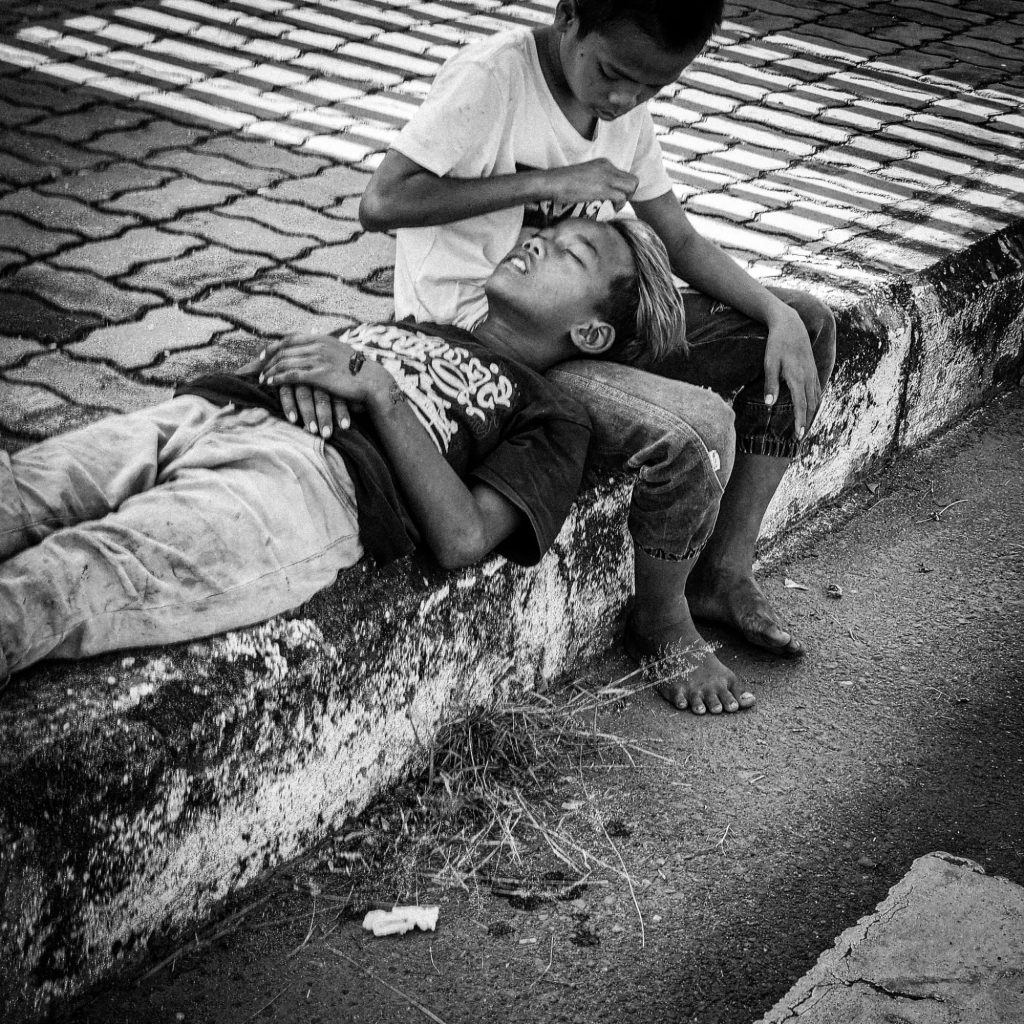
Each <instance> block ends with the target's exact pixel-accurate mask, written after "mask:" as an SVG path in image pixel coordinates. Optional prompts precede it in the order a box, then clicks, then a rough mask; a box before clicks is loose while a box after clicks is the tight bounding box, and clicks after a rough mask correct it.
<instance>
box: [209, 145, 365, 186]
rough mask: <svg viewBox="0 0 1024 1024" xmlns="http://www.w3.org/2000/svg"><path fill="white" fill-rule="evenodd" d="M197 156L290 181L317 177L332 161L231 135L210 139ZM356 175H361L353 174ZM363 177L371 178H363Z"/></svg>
mask: <svg viewBox="0 0 1024 1024" xmlns="http://www.w3.org/2000/svg"><path fill="white" fill-rule="evenodd" d="M195 151H196V153H205V152H209V153H213V154H215V155H217V156H223V157H227V158H228V159H229V160H234V161H236V162H237V163H240V164H246V165H248V166H251V167H262V168H265V169H267V170H271V171H281V172H282V173H284V174H286V175H288V176H289V177H296V176H298V175H303V174H313V173H314V172H316V171H317V170H318V169H320V168H322V167H326V166H327V165H328V161H327V160H324V159H322V158H321V157H318V156H312V155H310V154H308V153H296V152H295V151H293V150H291V149H286V148H284V147H282V146H276V145H274V144H273V143H272V142H255V141H248V140H246V139H239V138H236V137H234V136H231V135H221V136H217V137H216V138H213V139H208V140H207V141H206V142H204V143H202V145H200V146H197V147H196V148H195ZM352 173H353V174H356V173H357V172H355V171H353V172H352ZM362 177H364V178H365V177H367V176H366V175H362Z"/></svg>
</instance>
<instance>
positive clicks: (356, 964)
mask: <svg viewBox="0 0 1024 1024" xmlns="http://www.w3.org/2000/svg"><path fill="white" fill-rule="evenodd" d="M327 948H328V949H329V950H330V951H331V952H332V953H333V954H334V955H335V956H340V957H341V959H342V960H345V961H347V962H348V963H350V964H351V965H352V966H353V967H354V968H355V969H356V970H357V971H359V972H360V973H361V974H364V975H365V976H366V977H367V978H369V979H370V980H371V981H375V982H377V984H378V985H383V986H384V987H385V988H386V989H388V990H389V991H391V992H394V993H395V995H398V996H401V997H402V998H403V999H404V1000H406V1002H408V1003H409V1004H410V1005H412V1006H415V1007H416V1009H417V1010H419V1011H420V1013H422V1014H423V1016H424V1017H426V1018H427V1019H428V1020H432V1021H434V1024H446V1021H444V1020H442V1019H441V1018H440V1017H438V1015H437V1014H436V1013H434V1011H433V1010H429V1009H428V1008H427V1007H426V1006H424V1005H423V1004H422V1003H421V1002H420V1001H419V1000H418V999H416V998H414V997H413V996H411V995H409V993H408V992H403V991H402V990H401V989H400V988H398V987H397V986H396V985H392V984H391V983H390V982H387V981H385V980H384V979H383V978H381V977H378V976H377V975H376V974H375V973H374V972H373V971H371V970H369V969H368V968H366V967H364V966H363V965H362V964H361V963H359V962H358V961H356V960H353V959H352V957H350V956H349V955H348V954H347V953H343V952H342V951H341V950H340V949H336V948H335V947H334V946H332V945H330V944H328V945H327Z"/></svg>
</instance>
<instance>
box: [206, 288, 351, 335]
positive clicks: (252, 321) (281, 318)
mask: <svg viewBox="0 0 1024 1024" xmlns="http://www.w3.org/2000/svg"><path fill="white" fill-rule="evenodd" d="M189 309H194V310H196V311H197V312H200V313H208V314H213V315H218V314H219V315H221V316H224V317H227V318H228V319H230V320H232V321H233V322H234V323H236V324H241V325H242V326H243V327H245V328H248V329H249V330H251V331H255V332H256V333H257V334H260V335H263V336H267V335H272V336H277V335H282V334H289V333H291V332H292V331H310V332H313V333H323V334H332V333H334V332H336V331H339V330H344V329H345V328H346V327H351V326H352V325H353V324H354V323H356V320H355V319H354V318H353V317H350V316H320V315H319V314H317V313H310V312H308V311H307V310H305V309H300V308H299V307H298V306H296V305H294V304H293V303H291V302H289V301H288V300H287V299H282V298H278V297H277V296H274V295H252V294H250V293H249V292H243V291H240V290H239V289H237V288H218V289H217V290H216V291H213V292H211V293H210V294H209V295H207V296H206V297H205V298H204V299H202V300H200V301H199V302H193V303H190V304H189Z"/></svg>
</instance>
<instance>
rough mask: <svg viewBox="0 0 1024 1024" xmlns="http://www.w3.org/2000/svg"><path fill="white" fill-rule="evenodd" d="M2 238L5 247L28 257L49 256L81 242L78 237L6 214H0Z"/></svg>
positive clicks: (0, 234) (0, 236) (0, 233)
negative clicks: (37, 225)
mask: <svg viewBox="0 0 1024 1024" xmlns="http://www.w3.org/2000/svg"><path fill="white" fill-rule="evenodd" d="M0 238H2V239H3V240H4V245H9V246H10V247H11V248H12V249H14V250H15V251H16V252H22V253H24V254H25V255H26V256H48V255H49V254H50V253H53V252H56V251H57V250H58V249H61V248H63V247H64V246H66V245H70V244H72V243H73V242H77V241H79V240H80V239H79V237H78V236H77V235H67V234H64V233H63V232H61V231H50V230H48V229H46V228H40V227H36V225H35V224H30V223H29V222H28V221H27V220H24V219H23V218H22V217H16V216H12V215H11V214H5V213H0Z"/></svg>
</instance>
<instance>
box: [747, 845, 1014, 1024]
mask: <svg viewBox="0 0 1024 1024" xmlns="http://www.w3.org/2000/svg"><path fill="white" fill-rule="evenodd" d="M794 1020H799V1021H802V1022H804V1024H858V1022H862V1021H863V1022H864V1024H869V1022H870V1024H878V1022H880V1021H886V1022H894V1024H895V1022H900V1024H960V1022H968V1021H974V1022H984V1024H1019V1022H1020V1021H1021V1020H1024V888H1022V887H1021V886H1019V885H1015V884H1014V883H1013V882H1010V881H1008V880H1007V879H1005V878H997V877H992V876H989V875H986V874H985V871H984V869H983V868H982V867H981V866H980V865H979V864H976V863H975V862H974V861H971V860H967V859H966V858H964V857H955V856H953V855H952V854H949V853H942V852H938V853H930V854H928V855H927V856H924V857H919V858H918V859H917V860H916V861H914V863H913V866H912V867H911V869H910V871H909V872H907V874H906V875H905V876H904V877H903V878H902V879H901V880H900V881H899V882H898V883H897V884H896V885H895V886H893V888H892V889H890V890H889V895H888V896H887V897H886V898H885V900H884V901H883V902H882V903H881V904H879V906H878V907H877V909H876V910H875V912H874V913H873V914H869V915H868V916H867V917H862V918H861V919H860V920H859V921H858V922H857V923H856V924H855V925H854V926H853V927H852V928H848V929H847V930H846V931H845V932H843V933H842V935H840V936H839V938H838V939H836V942H835V945H834V946H833V947H832V948H831V949H829V950H826V952H824V953H822V955H821V956H820V957H819V958H818V962H817V963H816V964H815V966H814V967H813V968H812V969H811V970H810V971H808V973H807V974H805V975H804V976H803V977H802V978H801V979H800V980H799V981H798V982H797V983H796V984H795V985H794V986H793V988H792V989H790V991H789V992H788V993H786V995H785V996H784V997H783V998H782V999H781V1000H780V1001H779V1002H778V1003H777V1004H776V1005H775V1006H774V1007H773V1008H772V1009H771V1010H770V1011H769V1012H768V1013H767V1014H765V1016H764V1017H762V1018H761V1019H760V1020H759V1021H758V1022H757V1024H784V1022H787V1021H794Z"/></svg>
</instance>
